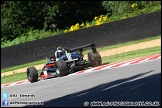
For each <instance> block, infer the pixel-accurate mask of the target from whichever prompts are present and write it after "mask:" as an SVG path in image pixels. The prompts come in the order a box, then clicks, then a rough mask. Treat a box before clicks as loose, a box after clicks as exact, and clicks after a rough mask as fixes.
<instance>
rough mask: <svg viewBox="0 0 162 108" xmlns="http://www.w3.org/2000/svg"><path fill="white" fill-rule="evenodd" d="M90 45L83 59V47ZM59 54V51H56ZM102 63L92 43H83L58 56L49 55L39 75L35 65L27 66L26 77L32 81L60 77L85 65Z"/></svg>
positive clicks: (90, 65) (94, 65)
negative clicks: (89, 49)
mask: <svg viewBox="0 0 162 108" xmlns="http://www.w3.org/2000/svg"><path fill="white" fill-rule="evenodd" d="M87 47H91V49H92V51H91V52H89V53H88V60H84V59H83V53H82V52H83V48H87ZM58 54H59V53H58ZM101 64H102V59H101V56H100V54H99V52H97V50H96V46H95V44H94V43H90V44H87V45H83V46H80V47H77V48H74V49H70V50H66V51H65V52H64V53H63V54H62V53H61V54H59V56H58V58H56V57H55V56H53V57H51V58H50V59H49V60H48V61H47V63H46V64H45V65H44V67H43V68H42V70H41V72H40V75H38V74H39V73H38V71H37V69H36V68H35V67H28V68H27V78H28V80H29V81H30V82H31V83H33V82H36V81H38V80H41V79H47V78H51V77H62V76H66V75H68V74H70V73H74V72H76V71H80V70H82V69H85V68H87V67H96V66H100V65H101Z"/></svg>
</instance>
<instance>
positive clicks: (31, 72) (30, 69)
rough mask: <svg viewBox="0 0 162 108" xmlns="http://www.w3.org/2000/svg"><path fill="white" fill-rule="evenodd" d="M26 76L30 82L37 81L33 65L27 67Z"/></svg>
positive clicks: (36, 73)
mask: <svg viewBox="0 0 162 108" xmlns="http://www.w3.org/2000/svg"><path fill="white" fill-rule="evenodd" d="M27 78H28V80H29V81H30V82H31V83H33V82H36V81H38V72H37V70H36V68H35V67H28V68H27Z"/></svg>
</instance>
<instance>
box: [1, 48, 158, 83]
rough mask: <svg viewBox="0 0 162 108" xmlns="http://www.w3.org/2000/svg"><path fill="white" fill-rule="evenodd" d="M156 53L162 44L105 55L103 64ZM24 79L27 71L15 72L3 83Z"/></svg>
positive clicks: (4, 78)
mask: <svg viewBox="0 0 162 108" xmlns="http://www.w3.org/2000/svg"><path fill="white" fill-rule="evenodd" d="M154 54H161V46H157V47H153V48H146V49H142V50H136V51H130V52H126V53H122V54H117V55H113V56H107V57H103V58H102V61H103V64H106V63H115V62H121V61H126V60H130V59H134V58H138V57H143V56H151V55H154ZM24 79H27V77H26V73H25V72H23V73H18V74H14V75H10V76H5V77H1V84H5V83H11V82H15V81H19V80H24Z"/></svg>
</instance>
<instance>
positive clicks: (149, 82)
mask: <svg viewBox="0 0 162 108" xmlns="http://www.w3.org/2000/svg"><path fill="white" fill-rule="evenodd" d="M153 71H154V70H152V71H149V72H145V73H142V74H138V75H135V76H132V77H129V78H125V79H120V80H116V81H112V82H109V83H105V84H101V85H98V86H96V87H93V88H90V89H87V90H83V91H80V92H76V93H73V94H69V95H66V96H63V97H60V98H56V99H53V100H50V101H46V102H44V105H43V106H41V105H39V107H47V106H48V107H54V106H55V107H56V106H57V107H84V102H86V101H88V102H93V101H102V102H107V101H109V102H111V101H151V102H154V101H157V102H161V73H158V74H154V75H150V76H147V77H144V78H140V77H142V76H143V75H146V74H148V73H150V72H153ZM136 78H139V79H136ZM135 79H136V80H135ZM131 80H133V81H131ZM28 107H31V106H28ZM32 107H33V106H32Z"/></svg>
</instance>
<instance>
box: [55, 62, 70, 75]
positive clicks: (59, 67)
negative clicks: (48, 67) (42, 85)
mask: <svg viewBox="0 0 162 108" xmlns="http://www.w3.org/2000/svg"><path fill="white" fill-rule="evenodd" d="M55 68H56V73H57V75H58V76H59V77H62V76H65V75H68V74H69V71H68V67H67V65H66V62H65V61H64V60H58V61H56V62H55Z"/></svg>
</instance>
